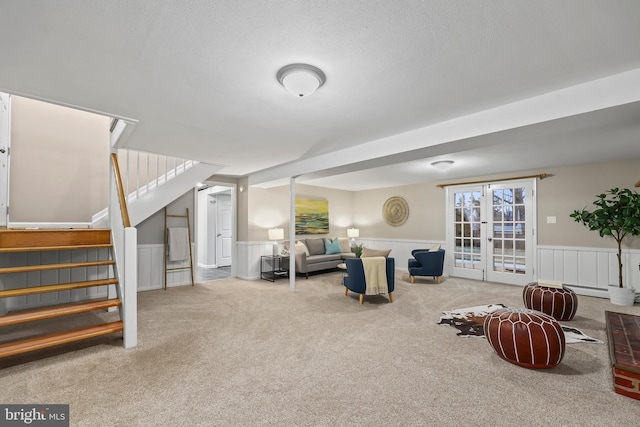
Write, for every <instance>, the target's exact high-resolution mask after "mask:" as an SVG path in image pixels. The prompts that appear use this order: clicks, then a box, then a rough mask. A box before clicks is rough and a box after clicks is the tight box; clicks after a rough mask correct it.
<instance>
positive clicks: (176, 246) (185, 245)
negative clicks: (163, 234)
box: [169, 227, 189, 261]
mask: <svg viewBox="0 0 640 427" xmlns="http://www.w3.org/2000/svg"><path fill="white" fill-rule="evenodd" d="M186 259H189V229H188V228H179V227H170V228H169V261H184V260H186Z"/></svg>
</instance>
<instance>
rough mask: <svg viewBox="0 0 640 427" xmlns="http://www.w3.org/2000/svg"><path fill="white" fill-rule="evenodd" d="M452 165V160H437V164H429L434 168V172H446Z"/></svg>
mask: <svg viewBox="0 0 640 427" xmlns="http://www.w3.org/2000/svg"><path fill="white" fill-rule="evenodd" d="M452 164H453V160H438V161H437V162H433V163H431V166H433V167H434V168H436V170H438V171H440V172H443V171H446V170H448V169H449V168H450V167H451V165H452Z"/></svg>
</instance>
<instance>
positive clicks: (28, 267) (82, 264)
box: [0, 260, 115, 274]
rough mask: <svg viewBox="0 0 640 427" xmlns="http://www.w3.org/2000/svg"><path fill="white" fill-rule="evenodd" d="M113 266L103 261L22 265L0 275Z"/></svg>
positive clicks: (6, 268) (10, 268) (112, 263)
mask: <svg viewBox="0 0 640 427" xmlns="http://www.w3.org/2000/svg"><path fill="white" fill-rule="evenodd" d="M114 264H115V261H114V260H104V261H86V262H68V263H63V264H39V265H23V266H20V267H4V268H0V274H8V273H28V272H31V271H44V270H59V269H61V268H81V267H99V266H105V265H114Z"/></svg>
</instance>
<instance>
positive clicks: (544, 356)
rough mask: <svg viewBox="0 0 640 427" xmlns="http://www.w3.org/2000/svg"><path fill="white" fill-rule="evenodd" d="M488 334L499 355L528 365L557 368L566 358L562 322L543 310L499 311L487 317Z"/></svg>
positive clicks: (517, 309) (486, 332)
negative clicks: (542, 311)
mask: <svg viewBox="0 0 640 427" xmlns="http://www.w3.org/2000/svg"><path fill="white" fill-rule="evenodd" d="M484 334H485V336H486V337H487V341H488V342H489V344H490V345H491V347H493V349H494V350H495V351H496V353H498V356H500V357H501V358H503V359H504V360H506V361H507V362H511V363H514V364H516V365H519V366H524V367H525V368H536V369H538V368H553V367H554V366H557V365H558V364H559V363H560V362H561V361H562V358H563V357H564V350H565V338H564V332H563V331H562V328H561V327H560V324H559V323H558V322H557V321H556V320H555V319H554V318H553V317H551V316H548V315H546V314H544V313H541V312H539V311H534V310H529V309H527V308H503V309H500V310H496V311H494V312H493V313H490V314H489V315H487V317H486V318H485V319H484Z"/></svg>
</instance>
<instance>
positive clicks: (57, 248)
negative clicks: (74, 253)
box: [0, 243, 112, 253]
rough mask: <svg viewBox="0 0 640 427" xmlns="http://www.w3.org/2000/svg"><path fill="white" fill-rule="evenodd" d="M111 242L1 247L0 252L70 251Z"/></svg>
mask: <svg viewBox="0 0 640 427" xmlns="http://www.w3.org/2000/svg"><path fill="white" fill-rule="evenodd" d="M111 246H112V245H111V243H99V244H93V245H57V246H25V247H2V248H0V252H4V253H7V252H45V251H70V250H75V249H102V248H110V247H111Z"/></svg>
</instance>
